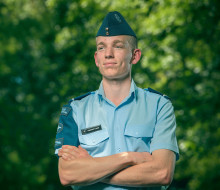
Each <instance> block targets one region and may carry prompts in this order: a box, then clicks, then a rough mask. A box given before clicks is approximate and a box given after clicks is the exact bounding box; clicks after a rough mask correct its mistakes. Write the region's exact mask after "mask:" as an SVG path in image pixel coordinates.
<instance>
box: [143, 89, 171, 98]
mask: <svg viewBox="0 0 220 190" xmlns="http://www.w3.org/2000/svg"><path fill="white" fill-rule="evenodd" d="M145 90H147V91H149V92H152V93H155V94H159V95H161V96H163V97H164V98H166V99H168V100H171V99H170V97H169V96H167V95H165V94H162V93H160V92H158V91H156V90H154V89H152V88H146V89H145Z"/></svg>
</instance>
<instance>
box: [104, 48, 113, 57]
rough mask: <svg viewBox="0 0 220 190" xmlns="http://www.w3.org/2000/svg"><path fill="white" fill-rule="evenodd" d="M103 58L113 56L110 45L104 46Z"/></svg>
mask: <svg viewBox="0 0 220 190" xmlns="http://www.w3.org/2000/svg"><path fill="white" fill-rule="evenodd" d="M105 58H106V59H110V58H114V52H113V48H111V47H108V48H106V50H105Z"/></svg>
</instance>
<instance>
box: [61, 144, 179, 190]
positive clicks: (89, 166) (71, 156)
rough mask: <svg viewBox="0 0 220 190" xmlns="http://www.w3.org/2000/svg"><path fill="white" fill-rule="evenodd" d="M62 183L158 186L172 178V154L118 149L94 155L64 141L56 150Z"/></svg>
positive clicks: (166, 183) (162, 151)
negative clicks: (96, 156) (115, 151)
mask: <svg viewBox="0 0 220 190" xmlns="http://www.w3.org/2000/svg"><path fill="white" fill-rule="evenodd" d="M58 156H59V176H60V181H61V183H62V185H89V184H93V183H96V182H103V183H108V184H114V185H120V186H133V187H140V186H162V185H169V184H170V183H171V181H172V179H173V174H174V169H175V160H176V156H175V154H174V152H172V151H170V150H167V149H160V150H155V151H153V153H152V155H151V154H150V153H148V152H122V153H118V154H114V155H111V156H106V157H99V158H94V157H92V156H90V155H89V154H88V152H87V151H86V150H85V149H83V148H82V147H81V146H79V147H75V146H69V145H64V146H63V147H62V149H60V150H59V153H58Z"/></svg>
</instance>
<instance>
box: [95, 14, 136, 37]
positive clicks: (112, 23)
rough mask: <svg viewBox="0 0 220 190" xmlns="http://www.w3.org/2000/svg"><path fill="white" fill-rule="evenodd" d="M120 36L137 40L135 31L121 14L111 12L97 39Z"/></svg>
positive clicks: (103, 23) (105, 19)
mask: <svg viewBox="0 0 220 190" xmlns="http://www.w3.org/2000/svg"><path fill="white" fill-rule="evenodd" d="M119 35H128V36H134V37H135V38H137V37H136V35H135V33H134V31H133V30H132V29H131V27H130V26H129V24H128V23H127V22H126V20H125V19H124V17H123V16H122V15H121V14H120V13H119V12H117V11H114V12H109V13H108V14H107V15H106V17H105V18H104V20H103V22H102V25H101V27H100V28H99V30H98V33H97V35H96V37H97V36H119Z"/></svg>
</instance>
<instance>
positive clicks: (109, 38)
mask: <svg viewBox="0 0 220 190" xmlns="http://www.w3.org/2000/svg"><path fill="white" fill-rule="evenodd" d="M129 39H130V36H127V35H120V36H98V37H96V44H97V45H98V44H100V43H104V44H107V43H110V44H111V43H115V42H122V43H128V40H129Z"/></svg>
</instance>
